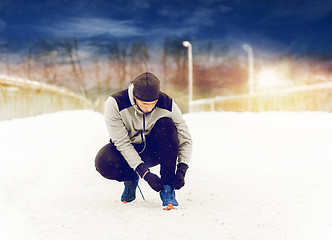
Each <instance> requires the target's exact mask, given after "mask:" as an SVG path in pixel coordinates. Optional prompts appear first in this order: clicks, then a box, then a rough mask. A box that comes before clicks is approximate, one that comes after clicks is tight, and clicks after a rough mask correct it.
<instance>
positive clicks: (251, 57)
mask: <svg viewBox="0 0 332 240" xmlns="http://www.w3.org/2000/svg"><path fill="white" fill-rule="evenodd" d="M242 47H243V49H244V50H245V51H246V52H247V53H248V70H249V79H248V81H249V93H250V95H253V94H254V52H253V50H252V47H251V46H250V45H249V44H243V46H242Z"/></svg>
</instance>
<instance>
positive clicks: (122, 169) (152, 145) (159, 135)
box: [95, 117, 179, 185]
mask: <svg viewBox="0 0 332 240" xmlns="http://www.w3.org/2000/svg"><path fill="white" fill-rule="evenodd" d="M133 146H134V147H135V149H136V151H137V152H138V153H139V152H140V151H141V150H142V149H143V148H144V144H133ZM178 152H179V138H178V133H177V128H176V126H175V124H174V122H173V120H172V119H170V118H167V117H164V118H160V119H159V120H158V121H157V122H156V124H155V125H154V127H153V128H152V130H151V132H150V134H149V135H147V136H146V146H145V149H144V151H143V152H142V153H140V154H139V155H140V157H141V159H142V160H143V162H144V164H145V165H146V166H147V167H149V168H150V167H153V166H156V165H158V164H160V176H161V179H162V180H163V181H164V183H165V184H166V185H170V184H171V182H172V180H173V178H174V176H175V168H176V160H177V156H178ZM95 164H96V169H97V171H98V172H99V173H100V174H101V175H102V176H103V177H105V178H107V179H112V180H116V181H119V182H122V181H128V180H130V181H132V180H135V179H137V174H136V172H135V171H134V170H133V169H132V168H131V167H130V166H129V165H128V163H127V161H126V160H125V159H124V157H123V156H122V154H121V153H120V152H119V151H118V150H117V149H116V147H115V146H114V144H113V143H112V141H110V143H109V144H107V145H105V146H104V147H103V148H102V149H100V150H99V152H98V154H97V156H96V158H95Z"/></svg>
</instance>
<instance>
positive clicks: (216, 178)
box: [0, 110, 332, 240]
mask: <svg viewBox="0 0 332 240" xmlns="http://www.w3.org/2000/svg"><path fill="white" fill-rule="evenodd" d="M185 118H186V120H187V123H188V125H189V128H190V131H191V133H192V136H193V140H194V151H193V159H192V162H191V166H190V168H189V170H188V174H187V177H186V186H185V187H184V188H183V189H181V190H180V191H177V199H178V201H179V203H180V207H179V209H177V210H174V211H163V210H161V201H160V199H159V195H158V194H157V193H156V192H154V191H153V190H151V189H150V187H149V186H148V185H147V183H146V182H144V181H142V180H141V181H140V186H141V188H142V191H143V193H144V196H145V198H146V201H143V199H142V197H141V196H140V195H139V192H137V199H136V200H135V201H134V202H132V203H129V204H123V203H121V202H120V195H121V193H122V189H123V184H122V183H118V182H115V181H110V180H107V179H104V178H102V177H101V176H100V175H99V173H98V172H97V171H95V168H94V157H95V155H96V153H97V152H98V150H99V149H100V148H101V147H102V146H103V145H104V144H106V143H107V141H108V135H107V131H106V128H105V124H104V120H103V116H102V114H100V113H96V112H92V111H88V110H81V111H64V112H57V113H53V114H45V115H41V116H37V117H31V118H25V119H15V120H11V121H2V122H0V132H1V136H0V146H1V151H0V154H1V159H0V237H1V239H10V240H21V239H24V240H30V239H31V240H38V239H48V240H52V239H54V240H59V239H61V240H66V239H68V240H69V239H70V240H75V239H79V240H82V239H89V240H91V239H98V240H103V239H105V240H106V239H107V240H109V239H142V240H143V239H159V240H162V239H245V240H248V239H254V240H260V239H262V240H263V239H264V240H266V239H269V240H271V239H292V240H293V239H301V240H302V239H310V240H315V239H317V240H322V239H323V240H325V239H326V240H327V239H331V237H332V204H331V202H332V190H331V183H332V151H331V149H332V148H331V147H332V125H331V122H332V114H331V113H324V112H303V113H289V112H264V113H232V112H220V113H215V112H212V113H192V114H187V115H185ZM152 171H154V172H156V173H157V172H158V168H153V169H152Z"/></svg>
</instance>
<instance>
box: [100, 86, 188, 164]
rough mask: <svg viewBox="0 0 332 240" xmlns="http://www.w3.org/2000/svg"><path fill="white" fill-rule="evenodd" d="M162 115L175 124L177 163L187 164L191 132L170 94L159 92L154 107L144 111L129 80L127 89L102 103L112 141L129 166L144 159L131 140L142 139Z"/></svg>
mask: <svg viewBox="0 0 332 240" xmlns="http://www.w3.org/2000/svg"><path fill="white" fill-rule="evenodd" d="M162 117H169V118H171V119H172V120H173V122H174V123H175V125H176V127H177V130H178V136H179V141H180V150H179V154H178V163H181V162H182V163H186V164H187V165H189V161H190V158H191V152H192V140H191V136H190V133H189V129H188V126H187V124H186V122H185V120H184V119H183V117H182V113H181V111H180V109H179V107H178V106H177V105H176V103H175V102H174V100H173V99H172V98H170V97H169V96H167V95H166V94H165V93H163V92H160V96H159V99H158V102H157V104H156V107H155V109H154V110H153V111H151V112H150V113H143V112H142V111H141V110H140V109H139V108H138V106H137V105H136V103H135V101H134V97H133V85H132V84H131V85H129V87H128V89H127V90H124V91H121V92H118V93H115V94H113V95H112V96H110V97H108V99H107V101H106V104H105V121H106V126H107V130H108V132H109V136H110V138H111V141H112V142H113V143H114V145H115V146H116V148H117V149H118V150H119V151H120V153H121V154H122V155H123V157H124V158H125V159H126V161H127V162H128V164H129V166H130V167H131V168H133V169H136V167H137V166H138V165H139V164H141V163H143V161H142V159H141V157H140V156H139V154H138V153H137V151H136V150H135V148H134V147H133V145H132V143H142V141H145V139H144V138H145V136H146V135H148V134H149V133H150V131H151V129H152V128H153V126H154V124H155V123H156V121H157V120H158V119H160V118H162ZM143 118H144V119H143ZM142 138H143V139H142Z"/></svg>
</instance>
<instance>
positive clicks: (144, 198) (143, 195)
mask: <svg viewBox="0 0 332 240" xmlns="http://www.w3.org/2000/svg"><path fill="white" fill-rule="evenodd" d="M137 187H138V190H139V192H140V193H141V195H142V198H143V200H144V201H145V198H144V195H143V192H142V190H141V188H140V187H139V185H138V184H137Z"/></svg>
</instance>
